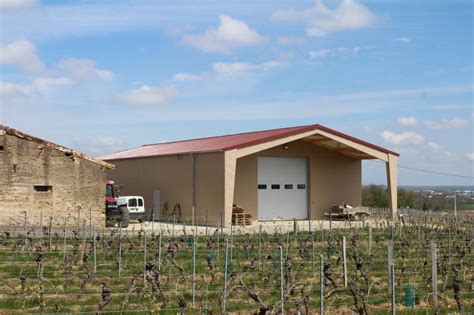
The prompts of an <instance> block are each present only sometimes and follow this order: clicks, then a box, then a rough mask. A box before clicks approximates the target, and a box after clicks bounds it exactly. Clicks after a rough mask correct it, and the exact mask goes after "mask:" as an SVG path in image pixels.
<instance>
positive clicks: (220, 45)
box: [182, 15, 264, 54]
mask: <svg viewBox="0 0 474 315" xmlns="http://www.w3.org/2000/svg"><path fill="white" fill-rule="evenodd" d="M182 41H183V42H184V43H186V44H189V45H192V46H194V47H196V48H198V49H200V50H202V51H206V52H221V53H225V54H229V53H231V52H232V51H233V50H234V49H235V48H239V47H246V46H253V45H257V44H260V43H262V42H263V41H264V38H263V37H262V36H260V35H259V34H258V33H257V31H255V30H254V29H252V28H250V27H249V26H248V25H247V24H246V23H245V22H243V21H241V20H237V19H234V18H232V17H230V16H227V15H221V16H219V26H218V27H217V28H215V29H214V28H213V29H208V30H207V31H206V32H205V33H204V34H202V35H185V36H183V39H182Z"/></svg>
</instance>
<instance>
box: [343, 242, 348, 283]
mask: <svg viewBox="0 0 474 315" xmlns="http://www.w3.org/2000/svg"><path fill="white" fill-rule="evenodd" d="M342 262H343V268H344V287H345V288H347V252H346V237H345V236H343V237H342Z"/></svg>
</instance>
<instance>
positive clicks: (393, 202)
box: [385, 154, 398, 222]
mask: <svg viewBox="0 0 474 315" xmlns="http://www.w3.org/2000/svg"><path fill="white" fill-rule="evenodd" d="M397 164H398V157H397V156H395V155H393V154H388V161H387V162H385V165H386V169H387V187H388V200H389V210H390V214H391V218H392V221H394V222H396V221H398V198H397V196H398V195H397Z"/></svg>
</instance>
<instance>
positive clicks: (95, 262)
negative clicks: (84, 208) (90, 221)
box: [92, 225, 97, 273]
mask: <svg viewBox="0 0 474 315" xmlns="http://www.w3.org/2000/svg"><path fill="white" fill-rule="evenodd" d="M92 237H93V238H94V240H93V241H94V273H97V240H96V236H95V225H94V226H93V227H92Z"/></svg>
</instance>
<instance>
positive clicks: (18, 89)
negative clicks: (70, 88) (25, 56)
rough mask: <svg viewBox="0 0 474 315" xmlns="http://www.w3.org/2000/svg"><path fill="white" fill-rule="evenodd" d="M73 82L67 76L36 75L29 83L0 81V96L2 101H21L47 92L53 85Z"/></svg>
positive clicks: (64, 84) (65, 84)
mask: <svg viewBox="0 0 474 315" xmlns="http://www.w3.org/2000/svg"><path fill="white" fill-rule="evenodd" d="M73 83H74V81H73V80H72V79H71V78H68V77H57V78H49V77H38V78H35V79H33V80H32V82H31V83H30V84H21V83H13V82H6V81H0V98H1V99H2V100H3V101H12V102H17V101H23V100H25V98H28V97H33V96H38V95H41V94H45V93H48V92H50V91H51V89H52V88H54V87H57V86H67V85H71V84H73Z"/></svg>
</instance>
